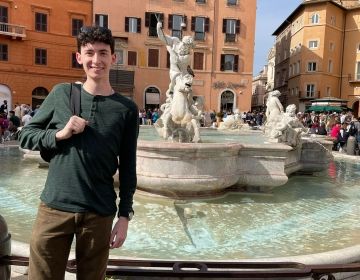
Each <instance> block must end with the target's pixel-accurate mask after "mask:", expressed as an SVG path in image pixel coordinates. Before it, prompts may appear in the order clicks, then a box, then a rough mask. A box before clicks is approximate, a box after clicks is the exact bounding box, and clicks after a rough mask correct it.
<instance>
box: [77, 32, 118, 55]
mask: <svg viewBox="0 0 360 280" xmlns="http://www.w3.org/2000/svg"><path fill="white" fill-rule="evenodd" d="M95 42H100V43H104V44H106V45H109V46H110V49H111V54H113V53H114V52H115V41H114V38H113V36H112V33H111V30H110V29H108V28H105V27H100V26H83V27H81V29H80V32H79V35H78V36H77V45H78V52H80V49H81V46H86V44H89V43H90V44H94V43H95Z"/></svg>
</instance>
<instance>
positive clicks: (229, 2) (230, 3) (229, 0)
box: [227, 0, 237, 6]
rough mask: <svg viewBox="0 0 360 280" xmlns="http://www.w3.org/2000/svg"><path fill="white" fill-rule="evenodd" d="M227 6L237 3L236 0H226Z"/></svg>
mask: <svg viewBox="0 0 360 280" xmlns="http://www.w3.org/2000/svg"><path fill="white" fill-rule="evenodd" d="M227 4H228V6H234V5H236V4H237V0H227Z"/></svg>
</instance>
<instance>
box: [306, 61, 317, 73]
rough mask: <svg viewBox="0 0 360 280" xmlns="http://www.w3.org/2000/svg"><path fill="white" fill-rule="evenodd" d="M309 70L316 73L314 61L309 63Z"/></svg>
mask: <svg viewBox="0 0 360 280" xmlns="http://www.w3.org/2000/svg"><path fill="white" fill-rule="evenodd" d="M307 70H308V72H314V71H316V62H313V61H311V62H309V63H308V68H307Z"/></svg>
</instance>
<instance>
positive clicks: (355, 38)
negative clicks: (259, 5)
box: [273, 0, 360, 115]
mask: <svg viewBox="0 0 360 280" xmlns="http://www.w3.org/2000/svg"><path fill="white" fill-rule="evenodd" d="M359 18H360V3H359V1H346V0H342V1H335V0H334V1H333V0H305V1H303V3H301V4H300V5H299V6H298V7H297V8H296V9H295V10H294V11H293V12H292V13H291V15H290V16H289V17H288V18H287V19H286V20H285V21H284V22H283V23H282V24H281V25H280V26H279V27H278V29H277V30H276V31H275V32H274V34H273V35H275V36H276V40H275V52H276V55H275V81H274V83H275V84H274V89H278V90H280V91H281V92H282V99H281V101H282V103H283V105H284V106H286V105H288V104H296V105H297V106H298V109H299V111H304V110H305V109H306V108H307V107H309V106H310V105H311V100H313V99H317V98H324V97H327V98H331V97H335V98H340V99H347V100H348V106H349V107H350V108H352V109H353V110H354V112H355V114H356V115H358V114H359V112H358V107H359V105H358V104H359V97H360V92H359V89H358V86H359V85H360V83H359V81H360V75H359V74H358V73H360V62H359V61H360V56H359V54H360V35H359V34H360V33H359V28H360V21H359ZM358 69H359V70H358ZM358 76H359V77H358ZM358 79H359V80H358Z"/></svg>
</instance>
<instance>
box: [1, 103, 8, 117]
mask: <svg viewBox="0 0 360 280" xmlns="http://www.w3.org/2000/svg"><path fill="white" fill-rule="evenodd" d="M4 113H5V114H8V104H7V100H4V101H3V104H2V105H1V106H0V114H4Z"/></svg>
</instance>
